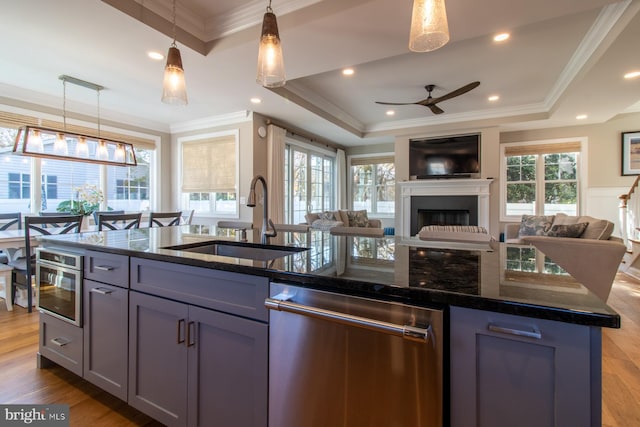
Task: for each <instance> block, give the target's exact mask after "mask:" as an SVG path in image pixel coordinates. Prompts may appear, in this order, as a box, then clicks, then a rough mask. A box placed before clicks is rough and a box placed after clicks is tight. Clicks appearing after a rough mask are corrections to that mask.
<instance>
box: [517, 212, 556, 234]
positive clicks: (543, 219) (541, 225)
mask: <svg viewBox="0 0 640 427" xmlns="http://www.w3.org/2000/svg"><path fill="white" fill-rule="evenodd" d="M553 218H554V216H553V215H522V221H521V222H520V231H519V232H518V236H520V237H522V236H544V235H546V234H547V232H548V231H549V230H551V226H552V225H553Z"/></svg>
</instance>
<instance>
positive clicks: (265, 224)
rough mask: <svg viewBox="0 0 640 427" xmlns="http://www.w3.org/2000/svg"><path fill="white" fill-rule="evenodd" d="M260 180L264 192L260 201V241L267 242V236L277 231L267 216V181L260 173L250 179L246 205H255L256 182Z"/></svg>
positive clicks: (275, 233)
mask: <svg viewBox="0 0 640 427" xmlns="http://www.w3.org/2000/svg"><path fill="white" fill-rule="evenodd" d="M258 181H260V182H262V189H263V194H264V201H263V203H262V207H263V212H262V232H261V239H260V243H262V244H267V243H269V237H276V236H277V235H278V232H277V231H276V227H275V226H274V225H273V222H272V221H271V220H270V219H268V218H267V216H268V212H269V190H267V181H265V179H264V178H263V177H262V175H256V176H254V177H253V179H252V180H251V186H250V188H249V198H248V199H247V206H248V207H250V208H253V207H255V206H256V182H258Z"/></svg>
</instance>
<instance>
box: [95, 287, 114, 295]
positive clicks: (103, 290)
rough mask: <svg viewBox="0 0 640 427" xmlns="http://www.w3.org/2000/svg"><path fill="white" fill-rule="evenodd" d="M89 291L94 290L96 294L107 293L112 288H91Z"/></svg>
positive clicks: (109, 292) (111, 291)
mask: <svg viewBox="0 0 640 427" xmlns="http://www.w3.org/2000/svg"><path fill="white" fill-rule="evenodd" d="M89 292H95V293H96V294H100V295H109V294H112V293H113V290H112V289H107V288H93V289H91V290H90V291H89Z"/></svg>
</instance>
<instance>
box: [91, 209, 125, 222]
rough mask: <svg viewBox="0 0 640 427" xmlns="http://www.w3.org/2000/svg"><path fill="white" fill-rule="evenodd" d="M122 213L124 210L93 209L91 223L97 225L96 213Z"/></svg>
mask: <svg viewBox="0 0 640 427" xmlns="http://www.w3.org/2000/svg"><path fill="white" fill-rule="evenodd" d="M123 213H124V210H118V211H114V210H111V211H94V212H93V223H94V224H95V225H98V215H99V214H120V215H122V214H123Z"/></svg>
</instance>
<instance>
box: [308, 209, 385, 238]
mask: <svg viewBox="0 0 640 427" xmlns="http://www.w3.org/2000/svg"><path fill="white" fill-rule="evenodd" d="M305 220H306V224H307V225H309V227H310V228H312V229H316V230H325V231H330V232H331V234H336V235H358V236H370V237H382V236H383V235H384V230H383V229H382V221H380V220H379V219H370V218H369V217H368V216H367V211H366V210H364V209H363V210H342V209H340V210H335V211H325V212H318V213H307V214H306V215H305Z"/></svg>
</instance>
